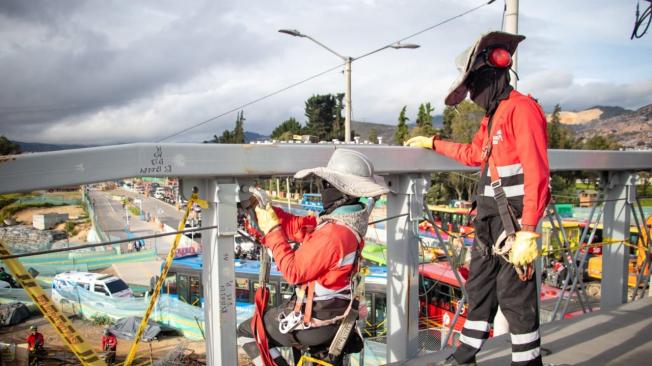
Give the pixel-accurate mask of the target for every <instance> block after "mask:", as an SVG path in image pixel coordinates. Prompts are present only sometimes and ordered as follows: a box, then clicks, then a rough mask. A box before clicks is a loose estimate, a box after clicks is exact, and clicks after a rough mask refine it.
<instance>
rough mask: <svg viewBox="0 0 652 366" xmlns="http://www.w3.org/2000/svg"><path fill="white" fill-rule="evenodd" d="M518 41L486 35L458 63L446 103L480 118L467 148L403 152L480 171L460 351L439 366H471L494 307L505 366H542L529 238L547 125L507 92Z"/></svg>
mask: <svg viewBox="0 0 652 366" xmlns="http://www.w3.org/2000/svg"><path fill="white" fill-rule="evenodd" d="M524 39H525V37H524V36H521V35H515V34H509V33H503V32H491V33H487V34H485V35H483V36H481V37H480V38H479V39H478V41H477V42H475V44H474V45H473V46H472V47H470V48H469V49H467V50H466V51H465V52H464V53H462V54H461V55H460V56H458V57H457V59H456V63H457V67H458V69H459V70H460V71H461V75H460V77H459V78H458V79H457V80H456V81H455V83H454V84H453V87H452V88H451V90H450V92H449V94H448V96H447V97H446V100H445V103H446V104H447V105H449V106H455V105H457V104H459V103H460V102H461V101H462V100H464V99H465V98H466V95H467V93H469V94H470V98H471V100H472V101H473V102H475V103H476V104H478V105H479V106H480V107H482V108H484V110H485V116H484V118H483V119H482V122H481V124H480V128H479V130H478V131H477V132H476V134H475V136H474V138H473V141H472V142H471V143H470V144H459V143H455V142H449V141H442V140H440V139H439V137H438V136H431V137H425V136H417V137H414V138H412V139H410V140H408V141H407V142H406V144H407V145H409V146H417V147H423V148H427V149H431V150H434V151H435V152H437V153H439V154H442V155H444V156H447V157H450V158H453V159H456V160H457V161H459V162H461V163H463V164H465V165H469V166H480V167H481V172H482V174H481V177H480V180H479V182H478V187H477V190H476V194H475V197H474V198H475V199H474V201H475V204H476V205H477V216H476V217H475V219H474V226H475V233H476V234H475V235H476V237H475V241H474V245H473V247H472V252H471V264H470V273H469V279H468V280H467V282H466V290H467V292H468V296H469V313H468V316H467V320H466V321H465V323H464V328H463V330H462V336H461V337H460V345H459V347H457V349H456V350H455V352H454V353H453V354H452V355H451V356H450V357H449V358H448V359H447V360H446V361H444V362H443V363H441V365H475V364H476V363H475V362H476V361H475V356H476V354H477V353H478V352H479V351H480V348H481V347H482V345H483V343H484V341H485V340H486V339H487V338H488V337H489V331H490V329H489V328H490V324H491V322H492V321H493V320H494V316H495V314H496V311H497V308H498V305H499V304H500V308H501V310H502V312H503V313H504V315H505V317H506V318H507V321H508V323H509V332H510V335H511V341H512V365H541V364H542V361H541V355H540V343H541V340H540V336H539V309H538V297H539V296H538V292H537V285H536V282H535V280H533V279H532V274H533V272H534V271H533V265H532V262H533V261H534V259H535V258H536V257H537V256H538V253H537V246H536V238H537V237H538V236H539V235H538V234H537V233H536V232H535V231H536V227H537V224H538V222H539V220H540V219H541V217H542V216H543V213H544V211H545V208H546V206H547V204H548V201H549V200H550V190H549V179H550V171H549V166H548V156H547V150H546V149H547V134H546V118H545V115H544V114H543V111H542V109H541V107H540V106H539V104H538V103H537V101H536V100H535V99H533V98H532V97H530V96H525V95H523V94H521V93H519V92H517V91H516V90H514V89H513V88H512V87H511V86H510V84H509V81H510V76H509V70H510V66H511V64H512V56H513V54H514V52H515V51H516V48H517V46H518V44H519V43H520V42H521V41H523V40H524Z"/></svg>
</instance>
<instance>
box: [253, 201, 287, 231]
mask: <svg viewBox="0 0 652 366" xmlns="http://www.w3.org/2000/svg"><path fill="white" fill-rule="evenodd" d="M256 219H257V220H258V227H259V228H260V230H262V231H263V233H264V234H265V235H267V233H269V232H270V231H271V230H272V229H273V228H275V227H277V226H278V225H280V224H281V222H280V220H279V219H278V216H276V212H274V209H273V208H272V205H271V204H269V203H268V204H267V206H265V207H264V208H262V207H260V206H256Z"/></svg>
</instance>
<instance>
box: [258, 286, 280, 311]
mask: <svg viewBox="0 0 652 366" xmlns="http://www.w3.org/2000/svg"><path fill="white" fill-rule="evenodd" d="M258 287H260V285H259V284H258V281H255V282H254V291H256V289H258ZM267 288H269V301H268V302H267V305H269V306H276V289H277V285H276V284H273V283H270V284H268V285H267Z"/></svg>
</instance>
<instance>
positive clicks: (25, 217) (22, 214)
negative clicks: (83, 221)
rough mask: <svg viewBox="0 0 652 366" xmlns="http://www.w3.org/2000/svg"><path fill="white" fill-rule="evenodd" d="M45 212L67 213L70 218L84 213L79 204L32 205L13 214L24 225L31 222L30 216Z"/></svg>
mask: <svg viewBox="0 0 652 366" xmlns="http://www.w3.org/2000/svg"><path fill="white" fill-rule="evenodd" d="M46 213H67V214H68V216H69V217H70V218H71V219H72V218H77V217H79V216H80V215H83V214H84V210H83V209H82V208H81V207H80V206H74V205H70V206H53V207H32V208H26V209H24V210H21V211H19V212H17V213H16V214H15V215H14V218H15V219H16V221H20V222H22V223H23V224H25V225H31V224H32V216H34V215H40V214H46Z"/></svg>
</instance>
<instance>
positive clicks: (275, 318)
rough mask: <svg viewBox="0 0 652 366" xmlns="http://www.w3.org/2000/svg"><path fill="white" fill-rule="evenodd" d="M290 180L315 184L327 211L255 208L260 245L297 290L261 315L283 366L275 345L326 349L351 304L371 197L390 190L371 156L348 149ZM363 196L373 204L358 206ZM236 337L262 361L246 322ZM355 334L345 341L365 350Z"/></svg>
mask: <svg viewBox="0 0 652 366" xmlns="http://www.w3.org/2000/svg"><path fill="white" fill-rule="evenodd" d="M294 177H295V178H297V179H304V178H309V177H315V179H316V180H317V184H318V186H320V187H321V189H320V191H321V194H322V202H323V206H324V211H322V212H321V213H320V215H319V217H317V218H316V217H314V216H304V217H298V216H294V215H291V214H289V213H286V212H283V211H282V210H279V209H278V208H274V207H271V206H269V205H268V206H267V207H257V208H256V216H257V220H258V225H259V227H260V229H261V230H262V231H263V233H264V234H265V236H264V238H263V243H264V245H265V246H266V247H267V248H269V249H271V251H272V254H273V257H274V260H275V262H276V266H277V267H278V269H279V271H280V272H281V273H282V274H283V277H284V279H285V280H286V281H287V282H289V283H291V284H296V285H297V291H296V293H295V296H293V297H292V299H290V301H289V302H287V303H285V304H282V305H280V306H278V307H276V308H271V309H268V310H267V311H266V312H265V314H264V323H265V332H266V335H267V338H268V343H269V345H270V348H271V349H270V355H271V356H272V357H273V358H274V361H275V362H276V363H277V364H278V365H286V364H287V363H286V362H285V361H284V360H283V359H282V357H280V354H279V353H278V350H276V348H275V347H287V346H293V347H295V348H305V347H313V349H314V348H315V347H321V348H323V347H326V348H328V346H329V345H330V344H331V341H332V340H333V338H334V337H335V333H336V332H337V330H338V328H339V325H340V323H341V320H342V318H343V315H344V314H345V313H346V312H347V309H348V308H349V307H350V305H351V304H352V301H351V297H352V296H351V294H352V288H351V287H352V286H351V277H352V275H353V273H354V272H356V271H357V261H358V259H359V257H360V252H361V251H362V248H363V246H364V242H363V238H364V235H365V233H366V231H367V225H368V222H369V215H370V213H371V209H373V199H374V198H376V199H377V198H378V197H379V196H380V195H382V194H385V193H387V192H388V191H389V189H388V188H387V187H386V186H385V185H384V183H377V181H376V179H374V169H373V165H372V164H371V162H370V161H369V159H368V158H367V157H366V156H365V155H363V154H362V153H359V152H357V151H354V150H348V149H337V150H335V152H334V153H333V155H332V156H331V158H330V160H329V162H328V165H327V166H326V167H318V168H314V169H305V170H301V171H299V172H297V173H296V174H295V176H294ZM361 197H368V198H370V201H368V202H371V204H365V203H362V202H360V198H361ZM289 240H292V241H296V242H300V245H299V247H298V248H297V249H296V250H293V249H292V246H291V245H290V243H289ZM297 299H299V300H297ZM307 314H308V315H309V316H308V317H306V316H307ZM238 336H239V337H242V338H240V339H239V343H240V344H241V345H243V348H244V349H245V351H246V352H247V353H248V354H249V355H250V356H251V357H252V360H253V363H254V364H256V365H258V364H261V361H260V359H259V358H258V349H257V348H256V346H255V344H253V342H251V340H250V338H252V331H251V319H249V320H247V321H245V322H243V323H242V324H240V326H239V327H238ZM358 337H359V336H358V335H357V333H356V332H352V333H351V336H350V337H349V338H348V342H350V344H355V343H356V342H357V346H358V347H359V348H358V349H357V351H359V350H360V349H361V347H362V342H361V339H360V338H358Z"/></svg>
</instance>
